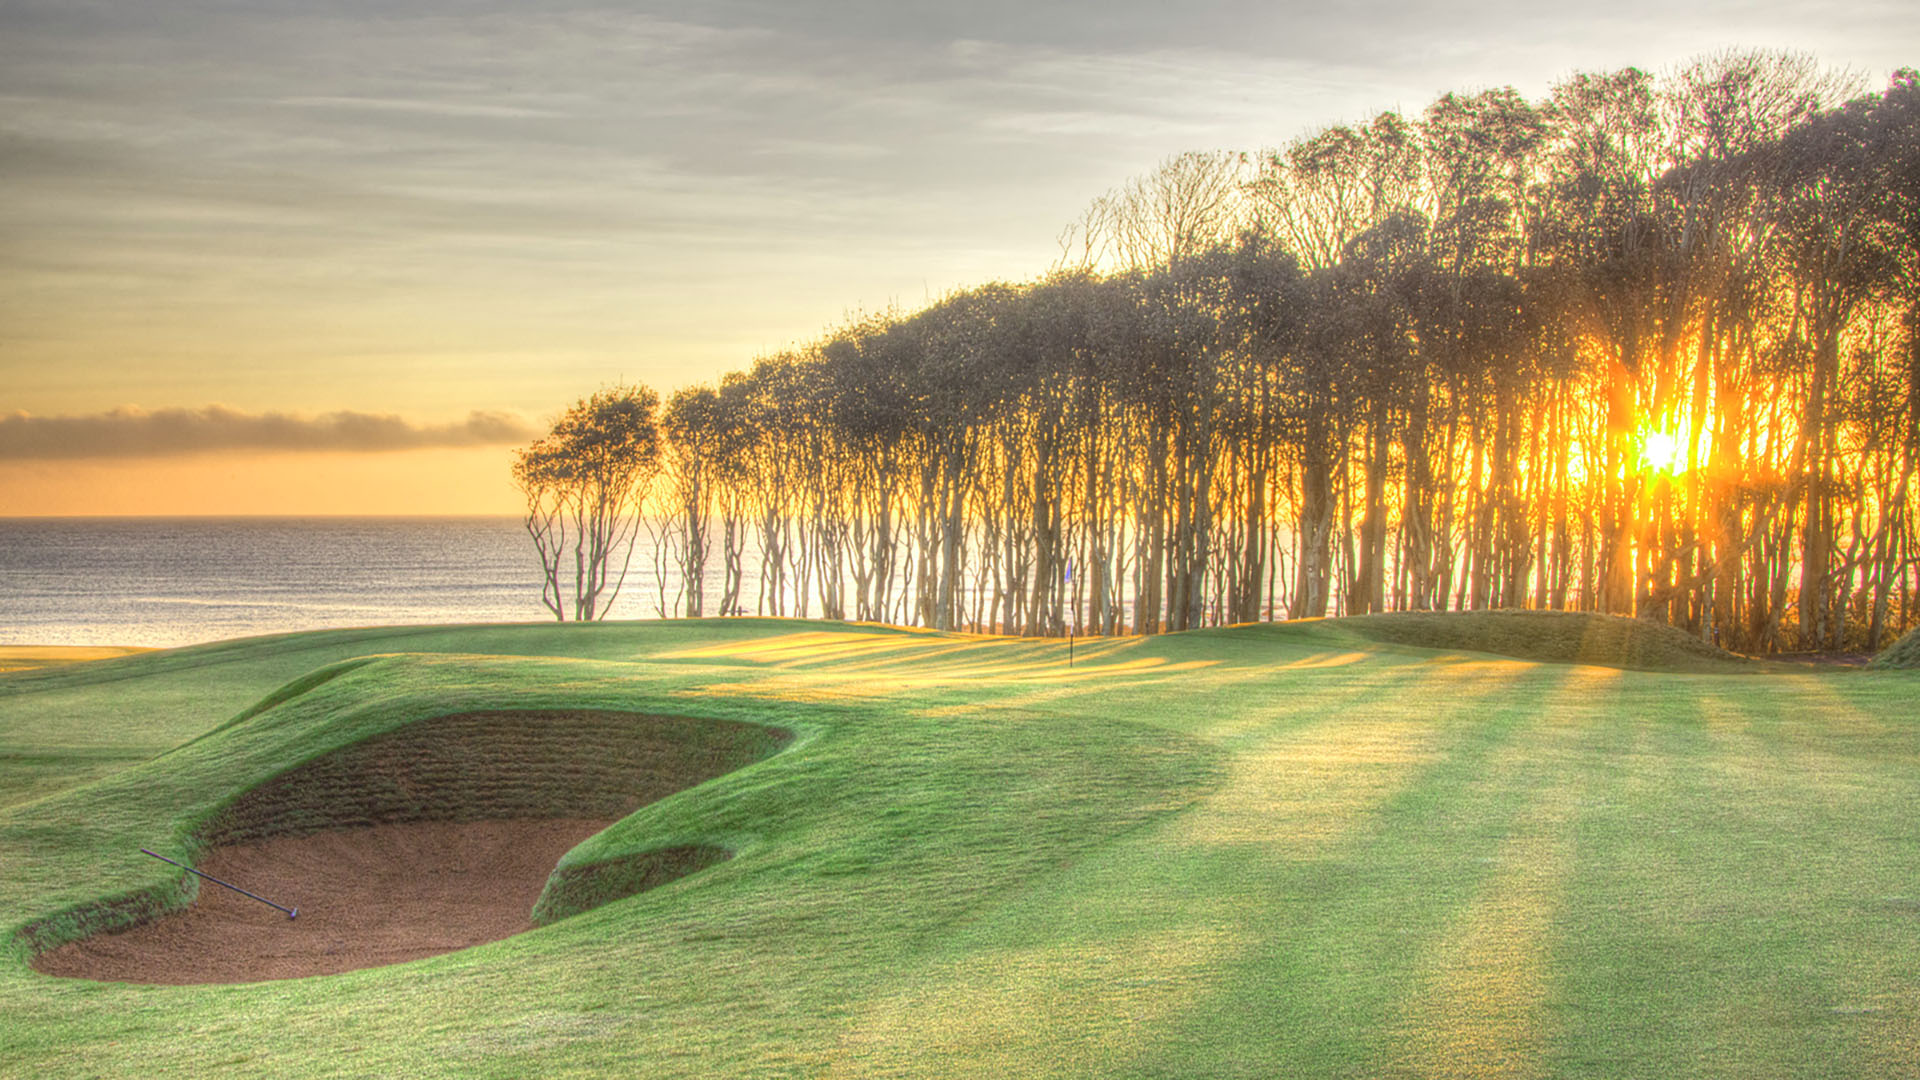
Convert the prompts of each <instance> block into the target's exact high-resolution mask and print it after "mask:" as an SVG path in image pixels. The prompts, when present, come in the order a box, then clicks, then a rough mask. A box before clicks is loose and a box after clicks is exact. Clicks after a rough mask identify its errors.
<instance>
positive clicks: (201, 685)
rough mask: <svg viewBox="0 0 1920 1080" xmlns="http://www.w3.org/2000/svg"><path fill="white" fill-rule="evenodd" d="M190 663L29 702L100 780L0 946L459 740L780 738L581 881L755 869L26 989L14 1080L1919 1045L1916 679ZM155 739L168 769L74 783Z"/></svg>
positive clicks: (1290, 650)
mask: <svg viewBox="0 0 1920 1080" xmlns="http://www.w3.org/2000/svg"><path fill="white" fill-rule="evenodd" d="M396 648H405V649H406V650H408V651H409V652H411V653H414V654H416V655H408V656H393V657H385V658H381V659H378V660H374V661H370V662H368V663H366V664H364V665H362V666H360V667H357V668H355V669H353V670H351V671H348V672H345V673H341V674H337V675H336V676H335V677H333V678H331V679H328V680H326V681H324V682H321V683H318V684H316V685H314V686H312V687H311V688H310V689H308V690H307V691H306V692H304V693H299V694H297V695H294V696H291V697H287V698H285V699H284V700H282V701H280V703H279V704H277V705H275V706H274V707H272V708H269V709H266V710H264V711H261V712H258V713H257V714H255V715H254V716H253V717H251V718H250V719H248V720H247V721H245V722H243V723H239V724H234V725H231V726H229V727H226V728H225V729H224V730H220V731H219V732H217V733H216V734H214V735H211V736H208V737H206V738H200V739H197V741H196V736H200V735H202V734H203V733H206V732H208V731H210V730H212V729H215V728H219V727H220V726H221V725H222V724H223V723H224V722H225V720H226V718H229V717H233V716H235V715H237V714H239V713H241V712H243V711H245V710H246V709H248V707H249V706H250V705H252V704H253V703H255V702H258V701H259V700H260V699H262V698H263V697H265V696H267V695H269V694H272V693H273V692H274V691H275V690H276V689H277V688H279V687H282V686H283V685H284V684H286V683H287V682H288V681H289V680H291V679H295V678H297V677H299V676H301V675H303V674H305V673H307V672H310V671H313V670H315V669H317V668H320V667H322V666H323V665H325V664H329V663H333V662H336V661H339V660H343V659H348V658H351V657H354V656H363V655H366V654H368V653H377V652H389V651H392V650H394V649H396ZM569 650H572V651H576V652H578V653H579V654H581V655H582V656H586V657H591V658H592V659H590V660H587V659H567V658H562V657H561V656H560V655H558V654H560V653H562V652H565V651H569ZM433 651H442V652H446V653H456V652H458V653H467V654H482V653H490V654H496V655H486V656H483V655H464V656H460V655H440V656H427V655H417V654H419V653H424V652H433ZM541 651H544V652H546V653H547V654H548V655H546V656H544V657H543V656H537V655H529V654H537V653H539V652H541ZM507 653H513V654H518V655H517V657H510V656H505V655H498V654H507ZM178 663H180V664H181V665H182V666H181V667H179V668H175V667H172V666H170V663H169V660H168V654H156V655H154V656H150V657H141V658H134V659H130V660H126V661H102V662H100V664H98V665H86V666H85V667H93V668H95V669H96V670H104V671H106V672H107V673H108V674H113V673H114V672H115V671H116V670H117V671H118V672H119V673H118V674H115V675H114V678H113V679H112V681H110V682H98V683H88V682H86V681H85V680H81V679H79V678H78V677H77V675H78V672H79V671H80V670H83V669H67V670H66V671H65V672H59V673H47V674H45V675H43V676H40V677H39V678H38V680H37V681H35V682H33V683H32V685H30V686H21V685H18V684H16V685H14V686H13V687H12V688H11V689H9V688H8V684H7V682H6V680H7V679H8V678H11V677H5V676H0V723H4V724H5V725H6V726H4V727H0V732H3V733H4V738H5V739H7V740H9V741H10V742H11V743H12V744H13V745H14V746H16V747H18V748H19V750H20V752H21V753H32V754H40V755H42V756H43V757H44V758H45V760H47V761H49V762H54V763H57V762H59V761H66V762H68V763H69V765H70V766H71V768H70V771H69V772H68V773H67V777H68V781H67V786H65V787H62V788H59V789H57V790H52V791H51V792H50V793H46V794H43V795H41V796H40V797H38V798H37V799H33V800H31V801H24V802H18V803H16V804H15V805H13V806H11V807H0V867H4V868H5V869H4V870H0V933H12V932H13V930H14V929H15V928H17V927H19V926H21V925H24V924H26V923H28V922H31V921H33V920H36V919H41V918H45V917H47V916H50V915H53V914H56V913H58V912H60V911H63V910H70V909H77V908H81V907H83V906H84V905H86V904H89V903H94V902H97V901H100V900H103V899H104V900H114V899H116V898H124V897H128V896H133V895H137V894H139V893H140V892H141V891H142V890H158V889H162V888H164V887H165V886H166V885H167V884H168V882H169V881H170V880H172V879H170V878H169V877H168V876H167V875H166V874H165V873H163V872H162V871H164V870H165V869H166V868H165V867H163V866H159V865H158V864H154V863H153V861H152V860H149V859H145V858H144V857H140V856H137V855H133V854H130V852H131V849H132V847H134V846H137V844H138V843H140V842H146V843H147V846H154V845H153V843H152V841H153V840H154V838H155V837H156V836H158V837H159V838H160V839H161V840H162V841H163V842H172V843H175V844H184V843H185V842H186V841H187V840H188V839H190V832H189V833H181V832H177V831H176V832H173V833H171V834H170V833H169V830H180V829H190V828H191V827H192V826H193V824H194V823H196V822H204V821H208V820H211V819H212V817H213V816H214V815H216V814H217V813H218V811H219V810H220V808H221V806H222V805H224V803H225V801H227V800H229V799H231V798H232V796H233V795H234V793H236V792H240V791H244V790H247V789H249V788H253V787H257V786H258V785H259V784H260V783H262V782H263V781H265V780H267V779H270V778H272V777H274V776H279V775H282V774H285V773H287V772H288V771H289V770H291V769H294V768H296V767H298V766H300V765H301V764H303V763H305V762H309V761H313V760H316V759H320V758H322V757H324V756H325V755H327V754H329V753H332V752H333V751H335V750H337V749H339V748H340V747H341V746H345V745H352V744H356V743H360V742H363V741H366V740H368V739H371V738H373V737H374V736H377V735H381V734H383V733H387V732H393V731H398V730H400V729H402V728H404V727H406V726H407V725H409V724H411V723H413V722H415V721H419V720H429V719H430V718H432V717H435V716H440V715H445V714H449V713H474V712H489V711H502V710H532V709H554V708H579V709H604V710H620V711H626V712H638V713H646V714H651V715H663V716H682V717H688V716H691V717H700V718H705V719H713V720H725V721H734V722H738V723H741V724H750V725H755V726H758V727H761V728H767V727H772V728H780V729H784V730H789V731H792V732H794V736H795V737H794V740H793V742H792V743H791V744H790V745H789V746H787V747H786V748H785V749H784V750H783V751H782V752H780V753H777V754H774V755H772V756H770V757H765V758H762V759H760V760H757V761H755V762H753V763H752V764H749V765H746V766H745V767H743V768H740V769H737V770H735V771H732V772H729V773H726V774H724V775H720V776H716V777H715V778H713V779H711V780H709V781H707V782H706V783H704V784H701V785H698V786H696V787H693V788H690V789H687V790H683V791H680V792H678V793H676V794H673V795H670V796H668V797H666V798H663V799H660V800H659V801H656V802H653V803H651V804H648V805H646V806H644V807H642V808H640V809H639V810H637V811H636V812H634V813H632V814H630V815H628V816H627V817H625V818H623V819H621V820H620V821H619V822H618V823H617V824H616V825H614V826H613V827H611V828H609V829H607V830H606V831H604V832H602V833H601V834H599V835H598V836H596V837H594V838H592V839H590V840H589V841H587V842H586V843H583V844H582V845H581V846H580V847H578V848H576V849H575V850H574V851H573V852H571V853H569V855H568V856H567V857H566V858H565V859H564V860H563V861H562V864H561V866H560V867H559V868H558V869H557V872H556V878H563V877H566V876H567V875H569V874H572V875H573V876H574V877H576V878H577V879H579V881H580V883H581V884H580V886H579V887H580V888H581V889H582V891H585V892H591V891H592V890H593V889H594V888H598V887H599V886H598V885H595V884H593V883H592V882H593V880H594V879H596V878H620V877H622V876H625V877H627V878H633V877H641V878H644V877H645V876H646V875H647V874H648V873H651V872H654V871H652V870H649V869H648V856H649V854H650V853H651V854H652V855H653V856H655V857H657V858H658V859H660V860H662V861H671V860H686V861H688V862H698V861H699V859H700V858H701V856H700V855H698V854H697V852H698V851H700V850H702V849H705V848H719V849H725V850H727V851H732V852H734V853H735V857H734V858H732V859H730V860H726V861H724V862H719V863H715V864H712V865H708V866H706V868H705V869H703V870H701V871H700V872H699V873H694V874H690V875H688V876H686V877H683V878H680V879H678V880H675V881H671V882H669V883H667V884H665V885H663V886H661V887H658V888H654V889H651V890H649V891H646V892H643V893H640V894H638V895H634V896H629V897H626V898H624V899H618V900H615V901H613V902H610V903H606V904H604V905H602V906H599V907H596V908H593V909H591V910H587V911H583V912H581V913H580V914H578V915H575V916H573V917H570V918H565V919H562V920H559V921H557V922H553V923H551V924H550V925H547V926H544V927H542V928H540V929H538V930H535V931H533V932H531V933H528V934H524V935H521V936H519V937H516V938H511V939H508V940H505V941H501V942H496V943H493V944H490V945H486V946H481V947H479V948H475V949H470V950H465V951H462V952H457V953H449V954H446V955H443V956H439V957H435V958H431V959H427V960H421V961H418V962H415V963H409V964H402V965H396V966H393V967H387V968H379V969H369V970H365V971H359V972H352V973H348V974H344V975H339V976H328V977H324V978H314V979H302V980H292V981H287V982H280V983H268V984H258V985H251V986H232V987H133V986H119V985H110V984H92V983H86V982H84V981H80V980H60V979H51V978H46V977H42V976H39V975H37V974H36V973H34V972H32V971H31V970H30V969H29V968H28V967H27V966H26V965H25V962H24V951H23V950H22V949H20V948H19V947H16V951H15V954H14V955H13V956H12V957H11V958H0V1009H4V1010H5V1013H6V1016H7V1022H6V1023H5V1024H0V1062H3V1063H4V1067H0V1072H6V1073H8V1074H18V1075H33V1076H36V1077H39V1076H44V1077H48V1078H57V1077H65V1076H92V1075H129V1074H139V1075H152V1076H168V1075H180V1076H187V1075H204V1074H205V1073H207V1072H208V1071H210V1070H214V1069H217V1070H218V1071H219V1073H220V1074H221V1075H223V1076H238V1077H253V1076H260V1077H275V1078H280V1077H307V1076H361V1075H407V1076H483V1077H485V1076H497V1077H508V1076H524V1075H548V1076H604V1075H632V1074H645V1075H649V1076H659V1077H715V1076H755V1077H761V1076H774V1077H785V1076H792V1077H819V1076H835V1077H859V1076H957V1077H958V1076H981V1075H1004V1076H1009V1077H1025V1076H1057V1077H1083V1076H1121V1077H1191V1076H1210V1077H1270V1076H1290V1077H1428V1076H1488V1075H1499V1076H1564V1077H1592V1078H1609V1080H1610V1078H1616V1077H1625V1078H1641V1077H1644V1078H1656V1077H1657V1078H1662V1080H1664V1078H1668V1077H1673V1076H1690V1077H1726V1078H1735V1077H1739V1078H1745V1077H1751V1076H1770V1077H1772V1076H1778V1077H1827V1076H1842V1075H1843V1076H1849V1077H1866V1078H1879V1077H1906V1076H1911V1075H1912V1068H1913V1062H1914V1060H1915V1056H1914V1055H1915V1050H1916V1047H1920V977H1917V976H1916V975H1915V972H1916V971H1920V934H1916V933H1915V927H1916V923H1915V921H1914V920H1915V918H1916V912H1920V897H1916V890H1915V887H1914V882H1915V881H1916V880H1920V820H1916V819H1915V817H1914V815H1913V814H1912V812H1911V809H1912V807H1913V806H1914V805H1916V802H1917V801H1920V719H1916V717H1915V715H1914V710H1913V706H1912V702H1913V701H1914V700H1915V697H1916V693H1917V692H1920V682H1916V680H1920V676H1916V675H1913V674H1911V673H1905V672H1897V671H1890V672H1867V673H1861V672H1858V671H1850V672H1832V671H1825V670H1805V669H1801V670H1793V671H1787V670H1783V669H1782V670H1776V669H1774V668H1772V667H1769V666H1766V665H1758V664H1755V665H1736V666H1735V668H1734V669H1732V670H1729V669H1727V668H1725V667H1713V668H1707V669H1703V672H1702V673H1697V674H1696V673H1672V672H1647V671H1635V670H1622V669H1618V668H1608V667H1601V666H1570V665H1564V664H1555V663H1543V662H1521V661H1517V660H1508V659H1500V658H1497V657H1494V656H1491V655H1489V654H1487V653H1484V652H1480V651H1467V650H1464V649H1458V648H1454V649H1438V650H1436V649H1424V648H1423V649H1416V648H1411V647H1408V646H1404V645H1397V644H1396V645H1382V644H1379V643H1376V642H1372V641H1369V640H1367V639H1365V638H1363V637H1361V636H1360V635H1358V634H1357V633H1354V632H1352V631H1351V630H1348V629H1345V628H1343V627H1341V626H1340V625H1338V624H1336V623H1331V622H1321V623H1310V624H1294V625H1279V626H1254V627H1243V628H1235V629H1231V630H1222V631H1208V632H1200V633H1192V634H1177V635H1169V636H1166V637H1162V638H1155V639H1151V640H1140V639H1126V640H1101V639H1095V640H1092V641H1084V640H1083V641H1081V642H1080V643H1079V645H1078V647H1077V649H1076V657H1075V663H1074V666H1073V667H1072V668H1069V667H1068V666H1067V664H1066V647H1065V645H1064V643H1055V642H1051V641H1035V640H1027V639H1012V638H974V637H963V636H957V635H942V634H926V633H899V632H891V631H887V630H884V629H880V628H871V627H846V626H833V625H826V624H818V623H813V624H808V623H795V622H782V621H775V620H758V621H756V620H739V621H733V620H730V621H725V622H721V621H714V622H695V623H681V624H670V625H625V626H605V627H597V628H589V629H586V630H585V631H584V632H581V633H565V634H555V633H553V632H552V631H551V630H546V629H535V628H497V629H482V628H449V629H444V630H440V631H437V632H425V631H413V632H409V633H408V634H406V635H402V634H399V633H389V632H378V633H374V634H371V635H367V636H363V637H360V638H358V639H356V638H354V637H353V636H352V635H347V634H335V635H330V636H329V635H313V636H307V637H304V638H283V639H271V640H267V641H263V642H254V643H231V644H229V645H226V646H221V647H218V648H212V649H207V650H202V651H199V652H193V651H188V652H187V655H185V656H184V657H179V659H178ZM129 665H138V666H129ZM116 666H118V667H117V669H116ZM20 678H22V679H31V678H33V676H31V675H28V676H21V677H20ZM9 694H10V695H11V696H9ZM36 706H39V707H36ZM55 706H57V707H55ZM343 718H345V720H344V723H343ZM422 730H425V729H424V728H423V729H422ZM152 746H159V747H161V748H164V747H169V746H171V747H175V748H176V749H174V750H172V751H171V752H168V753H164V754H159V755H158V756H152V752H149V754H148V760H144V761H142V762H140V763H138V764H134V765H131V766H128V765H126V764H124V762H123V763H122V764H120V765H118V766H116V765H113V764H110V763H107V762H104V761H99V760H93V759H87V758H84V757H81V756H79V755H78V751H79V750H81V749H88V748H95V749H100V750H103V751H105V750H115V749H117V750H118V751H119V752H122V753H129V752H136V751H139V750H141V749H142V748H144V747H152ZM63 755H66V756H63ZM55 771H57V770H56V768H55V765H54V764H49V765H46V766H44V767H41V769H40V772H39V773H38V774H37V775H39V776H40V781H36V782H41V781H44V782H47V783H51V782H52V781H53V780H54V779H55V777H54V773H55ZM12 783H13V781H12V780H11V779H9V777H8V767H7V766H6V764H5V763H4V762H0V790H6V789H7V786H8V785H10V784H12ZM15 790H17V789H15ZM616 886H617V887H621V888H623V887H624V885H618V883H616Z"/></svg>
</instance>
